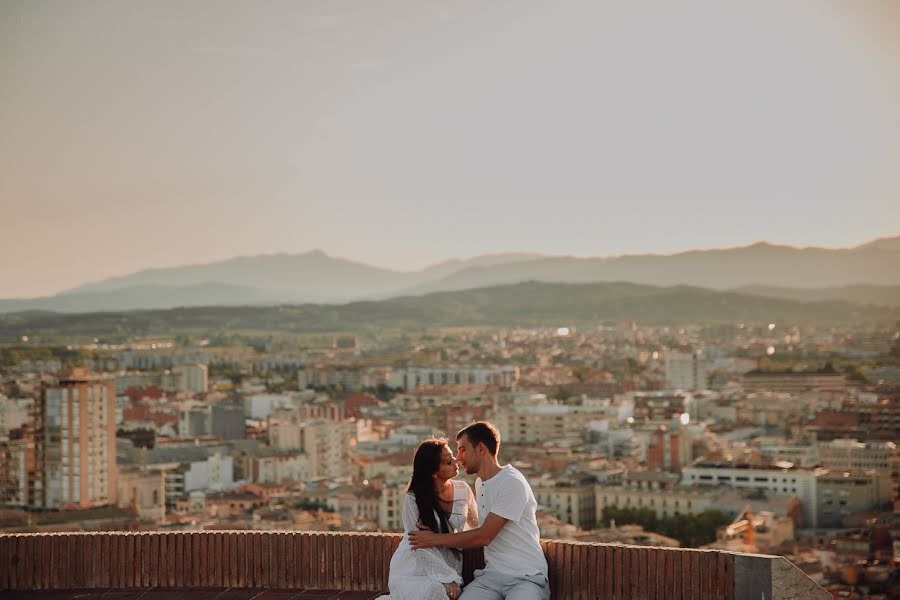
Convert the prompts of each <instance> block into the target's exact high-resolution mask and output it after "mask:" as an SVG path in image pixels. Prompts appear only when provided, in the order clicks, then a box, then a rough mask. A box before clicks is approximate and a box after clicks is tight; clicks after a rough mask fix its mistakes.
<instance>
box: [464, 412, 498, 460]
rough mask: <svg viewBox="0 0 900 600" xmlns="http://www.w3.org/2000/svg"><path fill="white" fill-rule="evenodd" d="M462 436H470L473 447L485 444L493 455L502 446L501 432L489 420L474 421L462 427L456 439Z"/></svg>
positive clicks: (495, 454)
mask: <svg viewBox="0 0 900 600" xmlns="http://www.w3.org/2000/svg"><path fill="white" fill-rule="evenodd" d="M462 436H466V437H467V438H469V441H470V442H471V443H472V447H475V446H477V445H478V444H484V447H485V448H487V450H488V452H490V453H491V456H497V449H498V448H499V447H500V432H499V431H497V428H496V427H494V426H493V425H492V424H491V423H488V422H487V421H478V422H476V423H472V424H471V425H469V426H468V427H464V428H463V429H460V430H459V433H457V434H456V439H457V440H459V438H461V437H462Z"/></svg>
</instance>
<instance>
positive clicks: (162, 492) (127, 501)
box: [117, 465, 166, 523]
mask: <svg viewBox="0 0 900 600" xmlns="http://www.w3.org/2000/svg"><path fill="white" fill-rule="evenodd" d="M118 487H119V489H118V495H117V497H118V505H119V508H131V509H133V510H134V511H135V512H136V513H137V515H138V517H140V519H141V520H142V521H152V522H155V523H162V522H163V521H164V519H165V516H166V484H165V471H164V470H161V469H156V468H153V467H145V466H137V465H135V466H127V467H121V468H120V469H119V477H118Z"/></svg>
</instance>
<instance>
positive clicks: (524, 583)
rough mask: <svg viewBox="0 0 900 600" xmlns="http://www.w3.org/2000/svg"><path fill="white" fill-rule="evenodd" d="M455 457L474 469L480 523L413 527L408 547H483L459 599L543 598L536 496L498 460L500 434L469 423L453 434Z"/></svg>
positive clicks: (544, 588) (547, 590) (486, 425)
mask: <svg viewBox="0 0 900 600" xmlns="http://www.w3.org/2000/svg"><path fill="white" fill-rule="evenodd" d="M456 443H457V455H456V460H457V462H458V463H459V464H461V465H462V466H463V468H465V470H466V473H468V474H470V475H471V474H473V473H474V474H476V475H477V476H478V477H477V479H475V499H476V501H477V502H478V520H479V523H480V526H479V527H478V528H477V529H471V530H469V531H464V532H462V533H433V532H431V531H418V532H413V533H411V534H410V535H409V540H410V544H411V545H412V547H413V548H430V547H433V546H439V547H447V548H478V547H482V546H483V547H484V563H485V567H484V569H483V570H477V571H475V579H473V580H472V583H470V584H469V585H467V586H466V587H465V589H464V590H463V594H462V596H461V597H460V600H548V599H549V598H550V584H549V582H548V580H547V559H546V558H544V552H543V551H542V550H541V545H540V532H539V530H538V525H537V518H536V516H535V509H536V508H537V501H536V500H535V499H534V493H533V492H532V491H531V486H530V485H528V481H527V480H526V479H525V476H524V475H522V473H520V472H519V471H518V470H517V469H515V468H514V467H512V466H511V465H506V466H505V467H501V466H500V464H499V463H498V462H497V450H498V449H499V447H500V434H499V433H498V432H497V428H496V427H494V426H493V425H491V424H490V423H487V422H484V421H482V422H479V423H473V424H472V425H469V426H468V427H466V428H465V429H463V430H461V431H460V432H459V433H458V434H457V435H456Z"/></svg>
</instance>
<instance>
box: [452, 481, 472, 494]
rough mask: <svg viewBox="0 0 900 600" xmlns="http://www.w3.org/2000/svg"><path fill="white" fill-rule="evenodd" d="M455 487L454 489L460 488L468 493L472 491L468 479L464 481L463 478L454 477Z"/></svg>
mask: <svg viewBox="0 0 900 600" xmlns="http://www.w3.org/2000/svg"><path fill="white" fill-rule="evenodd" d="M453 487H454V489H456V490H459V491H461V492H465V493H467V494H468V493H469V492H471V491H472V488H471V486H469V483H468V482H467V481H463V480H462V479H454V480H453Z"/></svg>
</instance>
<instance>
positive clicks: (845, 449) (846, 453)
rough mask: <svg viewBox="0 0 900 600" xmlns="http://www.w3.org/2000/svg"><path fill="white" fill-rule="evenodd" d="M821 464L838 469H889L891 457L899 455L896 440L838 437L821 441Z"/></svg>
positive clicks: (819, 450)
mask: <svg viewBox="0 0 900 600" xmlns="http://www.w3.org/2000/svg"><path fill="white" fill-rule="evenodd" d="M817 450H818V455H819V464H820V465H821V466H822V467H825V468H827V469H834V470H837V471H867V470H873V469H874V470H877V471H887V470H889V469H890V468H891V459H892V458H893V457H897V456H898V450H897V444H895V443H894V442H877V441H876V442H868V443H863V442H858V441H856V440H855V439H836V440H831V441H829V442H820V443H819V445H818V448H817Z"/></svg>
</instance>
